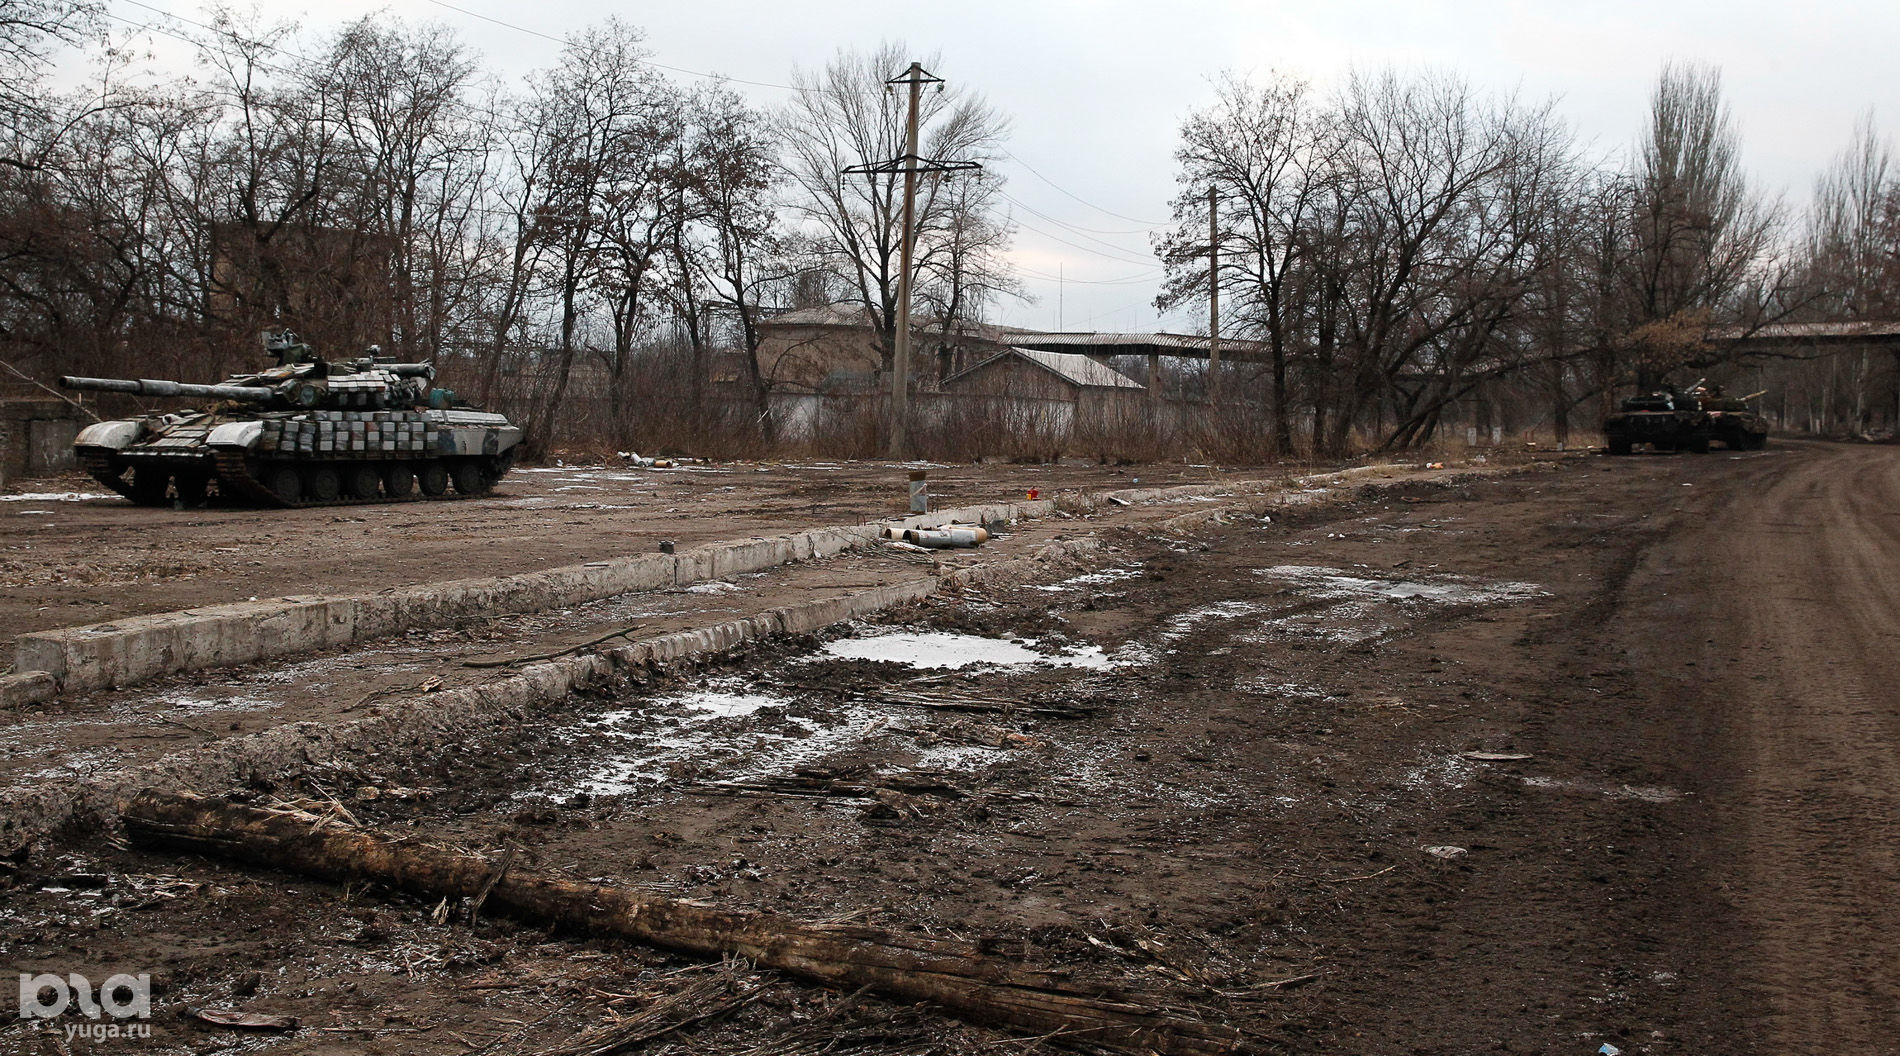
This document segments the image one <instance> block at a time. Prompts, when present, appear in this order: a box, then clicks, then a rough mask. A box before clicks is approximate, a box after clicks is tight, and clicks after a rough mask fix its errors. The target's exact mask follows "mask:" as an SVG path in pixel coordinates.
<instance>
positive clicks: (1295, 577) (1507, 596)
mask: <svg viewBox="0 0 1900 1056" xmlns="http://www.w3.org/2000/svg"><path fill="white" fill-rule="evenodd" d="M1257 574H1258V575H1261V576H1266V577H1268V578H1271V579H1278V580H1281V581H1283V582H1286V583H1288V584H1291V585H1292V586H1294V587H1296V588H1298V589H1299V590H1300V591H1301V592H1302V593H1304V594H1307V595H1309V596H1311V597H1316V598H1340V599H1348V598H1374V599H1380V600H1390V601H1426V602H1432V603H1435V604H1440V605H1485V604H1503V603H1509V602H1516V601H1527V600H1529V599H1531V598H1542V597H1548V596H1549V593H1548V592H1547V591H1545V590H1544V589H1543V588H1542V587H1540V586H1538V585H1537V584H1535V583H1511V582H1503V583H1485V582H1479V581H1475V580H1469V579H1465V578H1463V577H1461V576H1451V575H1443V576H1432V577H1429V578H1427V577H1419V578H1415V579H1403V580H1394V579H1374V578H1370V577H1367V576H1356V575H1353V574H1351V573H1348V572H1346V571H1344V570H1342V569H1337V568H1327V567H1325V566H1321V565H1275V566H1274V567H1272V568H1263V569H1260V570H1259V571H1258V573H1257Z"/></svg>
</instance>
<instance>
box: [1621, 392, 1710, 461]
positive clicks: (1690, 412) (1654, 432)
mask: <svg viewBox="0 0 1900 1056" xmlns="http://www.w3.org/2000/svg"><path fill="white" fill-rule="evenodd" d="M1603 438H1604V440H1606V441H1608V443H1609V448H1610V454H1612V455H1627V454H1629V453H1630V452H1631V451H1633V450H1635V448H1636V445H1637V444H1648V445H1650V447H1652V448H1654V449H1655V450H1657V451H1676V450H1689V451H1694V452H1696V453H1698V454H1707V453H1708V450H1709V438H1710V432H1709V416H1708V414H1706V413H1704V412H1703V410H1702V408H1701V406H1700V404H1698V403H1697V401H1696V398H1695V397H1694V396H1692V395H1690V394H1689V393H1688V392H1687V391H1678V390H1674V389H1658V390H1656V391H1654V392H1647V393H1643V394H1642V395H1639V396H1632V397H1630V398H1629V399H1627V400H1624V401H1623V406H1622V409H1621V410H1619V411H1617V412H1616V413H1615V414H1612V415H1610V416H1609V417H1608V418H1605V419H1604V420H1603Z"/></svg>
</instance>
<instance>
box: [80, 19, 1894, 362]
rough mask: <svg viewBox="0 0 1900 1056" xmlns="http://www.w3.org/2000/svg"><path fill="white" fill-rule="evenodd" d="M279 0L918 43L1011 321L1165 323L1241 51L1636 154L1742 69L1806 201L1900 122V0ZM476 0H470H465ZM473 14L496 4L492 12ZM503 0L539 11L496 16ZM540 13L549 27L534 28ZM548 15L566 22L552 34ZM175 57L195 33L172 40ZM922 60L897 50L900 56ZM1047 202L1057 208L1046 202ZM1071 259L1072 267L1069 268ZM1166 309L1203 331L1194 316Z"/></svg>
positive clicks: (491, 55)
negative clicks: (999, 252) (976, 99)
mask: <svg viewBox="0 0 1900 1056" xmlns="http://www.w3.org/2000/svg"><path fill="white" fill-rule="evenodd" d="M446 2H448V3H452V4H453V5H454V7H453V8H451V7H448V6H444V4H442V3H436V2H432V0H384V2H377V0H323V2H322V3H310V2H307V0H260V2H259V3H258V5H257V6H258V7H259V8H260V9H261V10H262V11H264V12H265V13H266V14H267V15H268V16H271V17H275V18H285V19H294V20H298V21H300V22H301V23H302V24H303V26H304V28H305V29H306V30H307V31H311V32H317V33H321V32H323V31H326V30H329V29H332V28H334V27H335V26H337V25H340V24H341V23H343V22H345V21H347V20H350V19H353V18H356V17H360V16H362V15H364V14H369V13H373V12H377V11H382V12H386V13H388V14H391V15H394V16H396V17H399V18H401V19H403V20H405V21H409V22H424V21H435V22H441V23H443V24H446V25H448V26H450V27H452V28H454V29H455V30H456V31H457V32H458V33H460V34H461V35H462V37H463V38H464V39H465V40H467V41H468V42H469V43H470V45H472V46H473V47H474V48H475V49H476V50H477V51H479V52H480V53H481V54H482V55H483V57H484V60H485V63H486V64H487V66H488V67H489V68H490V69H491V70H493V71H494V72H495V73H496V74H497V75H498V76H500V77H502V78H503V79H504V80H507V81H513V80H515V79H517V78H519V76H520V75H521V74H523V73H526V72H527V71H529V70H531V69H534V68H536V67H539V66H544V65H547V64H549V63H551V62H552V61H554V59H555V58H556V57H557V55H558V54H559V51H560V45H559V44H558V43H556V42H555V41H554V40H550V39H547V38H549V37H553V38H560V37H562V36H564V35H566V34H569V33H572V32H574V31H576V30H578V29H580V28H581V27H583V26H586V25H588V24H590V23H592V22H596V21H599V20H601V19H604V18H606V17H607V16H608V15H609V14H615V15H618V16H619V17H621V18H622V19H624V20H626V21H628V22H631V23H633V24H634V25H637V26H640V27H642V28H643V29H644V30H645V31H646V33H647V44H648V47H649V48H650V49H651V51H652V53H653V59H654V61H656V62H658V63H663V64H665V65H668V66H672V67H677V68H680V69H684V70H690V71H696V72H700V73H717V74H723V75H726V76H728V77H731V78H734V79H735V80H739V81H752V82H763V83H762V84H760V85H746V84H740V85H738V87H740V88H741V89H742V90H744V91H745V92H746V93H747V94H748V95H750V96H751V97H752V98H753V99H754V100H755V101H756V102H758V103H760V104H764V105H774V106H775V105H778V104H780V103H782V102H783V101H784V100H785V99H786V97H787V96H788V94H789V93H788V92H787V91H786V90H785V89H783V88H779V87H772V85H783V84H785V83H786V82H787V81H788V79H789V78H790V76H791V72H792V70H793V68H794V67H795V66H796V67H803V68H807V69H814V68H817V67H819V66H822V65H823V64H824V62H825V61H826V60H827V59H829V58H830V57H831V56H832V55H834V54H835V53H836V52H837V51H838V50H839V49H841V48H843V49H867V48H871V47H874V46H876V45H877V44H879V43H880V42H883V41H894V42H902V43H904V44H906V45H907V46H908V47H909V49H910V50H911V51H912V53H913V54H915V55H917V56H918V57H919V58H922V57H924V56H926V55H928V54H931V53H936V54H938V55H940V56H941V60H940V61H939V62H938V63H937V65H936V66H935V68H934V69H933V70H932V72H933V73H935V74H937V75H938V76H940V77H944V78H946V79H947V80H950V81H953V82H955V83H956V84H958V85H960V86H968V87H970V88H972V89H974V90H975V91H978V92H980V93H982V94H983V95H984V96H985V97H986V98H987V99H988V100H989V101H990V102H991V103H993V104H994V105H995V106H996V107H998V108H999V109H1000V110H1001V111H1003V112H1004V113H1006V114H1008V115H1009V116H1010V118H1011V120H1012V132H1011V135H1010V138H1009V141H1008V144H1007V149H1008V151H1009V153H1010V155H1011V157H1010V158H1006V159H1005V160H1004V162H1003V163H1002V165H1001V166H1000V168H1001V174H1002V175H1003V176H1004V177H1006V179H1007V181H1008V182H1007V184H1006V186H1005V190H1006V192H1007V193H1008V194H1009V195H1010V196H1011V197H1012V198H1013V199H1015V200H1016V202H1017V203H1020V204H1014V205H1012V208H1013V209H1014V210H1015V219H1016V221H1017V222H1018V224H1019V225H1020V230H1019V233H1018V235H1017V238H1016V244H1015V251H1014V254H1013V256H1014V259H1015V261H1016V263H1017V265H1018V266H1019V268H1020V269H1021V274H1022V277H1023V278H1024V280H1025V283H1026V284H1027V286H1028V287H1029V289H1030V291H1031V292H1032V293H1033V294H1034V296H1035V300H1034V301H1033V302H1032V303H1027V304H1020V303H1005V304H1002V305H999V306H998V307H997V309H996V310H995V311H994V313H993V315H994V317H995V318H996V319H997V320H998V321H1000V322H1006V323H1013V324H1016V325H1020V326H1030V327H1038V328H1047V329H1054V328H1056V327H1057V324H1058V316H1059V317H1060V323H1061V324H1062V326H1063V327H1064V328H1066V329H1071V330H1084V329H1086V330H1133V329H1153V328H1155V327H1156V326H1157V320H1156V317H1155V312H1154V308H1153V306H1152V302H1153V300H1154V296H1155V293H1156V291H1157V285H1158V279H1159V274H1160V268H1159V267H1158V265H1156V264H1155V262H1154V258H1153V255H1152V254H1151V252H1150V251H1149V248H1148V245H1149V243H1148V238H1147V230H1148V229H1149V228H1151V227H1153V226H1155V225H1157V224H1158V223H1160V222H1162V221H1165V220H1166V219H1167V218H1168V201H1169V199H1170V198H1171V197H1172V196H1173V195H1174V193H1175V185H1174V167H1173V156H1172V155H1173V149H1174V142H1175V134H1176V131H1177V129H1178V128H1179V125H1180V122H1181V119H1182V117H1183V116H1184V115H1185V114H1186V113H1187V112H1188V111H1189V110H1191V109H1194V108H1196V107H1199V106H1202V105H1204V104H1205V103H1206V102H1207V101H1208V99H1209V96H1210V94H1211V90H1210V87H1209V78H1210V77H1211V76H1213V75H1215V74H1217V73H1219V72H1220V71H1222V70H1236V71H1242V72H1251V73H1255V74H1259V75H1262V76H1264V75H1266V74H1267V73H1269V72H1271V71H1278V72H1284V73H1289V74H1295V75H1298V76H1301V77H1304V78H1306V79H1307V80H1309V81H1312V82H1313V83H1314V84H1316V85H1318V86H1319V87H1321V88H1323V89H1324V88H1330V87H1331V86H1332V85H1334V84H1336V83H1338V81H1339V80H1340V79H1342V77H1343V76H1344V75H1345V74H1346V72H1347V71H1348V70H1350V69H1353V68H1355V67H1357V68H1361V69H1376V68H1380V67H1385V66H1398V67H1400V68H1402V69H1414V70H1416V69H1425V68H1433V69H1448V70H1452V71H1455V72H1457V73H1459V74H1461V75H1463V76H1464V77H1465V78H1466V79H1468V80H1469V81H1470V82H1471V83H1472V84H1473V85H1474V86H1476V87H1478V88H1480V89H1485V90H1492V91H1498V92H1513V91H1514V92H1517V93H1518V94H1519V95H1520V96H1521V97H1523V98H1526V99H1530V100H1543V99H1547V98H1551V97H1555V98H1556V100H1557V111H1558V113H1559V114H1561V115H1562V116H1563V117H1564V118H1565V119H1566V120H1567V121H1569V122H1570V124H1571V125H1572V126H1573V127H1574V128H1575V129H1576V130H1577V131H1578V133H1579V135H1580V136H1581V138H1582V140H1583V142H1584V143H1585V144H1586V147H1587V149H1589V150H1590V151H1591V153H1592V154H1593V155H1594V156H1605V157H1607V156H1615V155H1621V154H1623V153H1624V152H1626V151H1627V150H1628V149H1629V148H1630V145H1631V144H1632V143H1633V142H1634V140H1635V138H1636V136H1637V135H1638V134H1639V132H1640V130H1641V128H1642V123H1643V111H1644V106H1645V103H1646V99H1647V96H1648V93H1649V90H1650V87H1651V85H1652V83H1653V82H1654V80H1655V78H1656V74H1657V72H1658V70H1659V69H1660V68H1661V66H1662V64H1663V63H1664V62H1665V61H1666V60H1669V59H1692V60H1699V61H1703V62H1709V63H1713V64H1716V65H1718V66H1720V67H1721V69H1722V72H1723V76H1724V83H1725V86H1726V88H1727V93H1728V98H1729V101H1730V104H1731V106H1732V107H1733V110H1734V114H1735V118H1736V122H1737V125H1738V126H1739V128H1740V131H1741V134H1742V141H1743V147H1744V158H1745V161H1746V164H1747V166H1748V168H1749V169H1750V171H1751V172H1752V173H1753V175H1754V177H1755V179H1756V180H1757V181H1758V183H1759V184H1760V186H1761V187H1762V188H1763V189H1765V190H1766V191H1768V192H1769V193H1771V194H1780V195H1783V196H1785V198H1786V199H1787V201H1788V203H1789V205H1790V206H1791V207H1793V208H1794V209H1796V210H1798V209H1800V208H1802V207H1804V206H1805V204H1806V202H1807V199H1808V196H1809V193H1810V190H1811V188H1812V185H1813V181H1814V178H1815V176H1816V174H1817V173H1819V171H1820V170H1821V169H1822V167H1824V166H1825V165H1826V164H1827V163H1828V161H1829V159H1830V158H1832V157H1833V156H1834V154H1836V153H1837V152H1838V151H1839V150H1840V149H1841V148H1842V146H1843V145H1844V144H1845V143H1846V141H1847V138H1848V136H1849V134H1850V132H1851V130H1852V127H1853V124H1854V122H1855V120H1856V119H1857V118H1858V117H1859V116H1860V115H1861V114H1863V113H1864V112H1866V111H1867V110H1868V109H1869V108H1872V109H1873V110H1874V111H1875V115H1876V120H1877V122H1878V124H1879V126H1880V127H1881V129H1882V131H1883V132H1885V133H1887V134H1889V135H1891V134H1892V131H1893V130H1894V129H1895V127H1896V126H1895V122H1896V121H1897V120H1900V77H1896V75H1895V71H1894V67H1893V56H1892V52H1893V47H1894V44H1895V42H1896V41H1900V3H1894V2H1893V0H1886V2H1884V3H1874V2H1862V0H1846V2H1843V0H1835V2H1833V3H1829V4H1825V5H1815V6H1814V7H1813V8H1812V9H1810V10H1807V11H1803V10H1802V8H1803V7H1805V6H1806V5H1796V4H1789V3H1777V4H1768V3H1762V2H1759V0H1726V2H1720V3H1717V2H1693V3H1690V2H1682V0H1647V2H1620V0H1619V2H1614V3H1601V2H1592V0H1571V2H1561V3H1560V2H1540V3H1508V2H1502V0H1486V2H1461V3H1448V2H1432V0H1410V2H1370V0H1367V2H1339V0H1332V2H1326V0H1321V2H1318V3H1310V2H1309V3H1302V4H1292V3H1279V2H1243V0H1225V2H1217V0H1172V2H1168V3H1157V2H1154V0H1146V2H1132V0H1097V2H1083V0H939V2H936V3H924V2H917V0H908V2H900V0H878V2H871V0H820V2H802V3H801V2H796V0H777V2H756V0H712V2H680V0H667V2H665V3H652V2H643V0H628V2H622V3H618V4H608V3H603V2H600V0H535V2H532V3H524V2H522V0H506V2H504V0H446ZM108 4H109V10H110V11H111V12H112V13H113V15H114V16H115V20H114V23H113V28H114V29H115V30H116V31H118V32H120V33H124V32H128V31H130V29H131V27H130V23H134V22H136V23H152V24H157V25H161V26H162V25H166V24H167V23H166V21H165V19H164V17H163V16H161V15H160V14H158V13H157V12H158V11H161V10H162V11H167V12H171V13H174V14H176V15H179V16H182V17H184V18H189V19H195V20H202V19H203V12H202V10H201V8H200V7H199V4H198V0H142V2H139V3H135V2H133V0H108ZM458 8H459V9H460V10H457V9H458ZM464 12H472V13H473V14H468V13H464ZM476 16H488V17H489V18H492V19H498V20H501V21H504V22H507V23H511V24H513V25H514V26H519V27H522V28H521V29H514V28H508V27H506V26H502V25H497V24H495V23H494V22H490V21H484V20H483V19H482V18H480V17H476ZM523 30H528V31H532V32H524V31H523ZM536 34H544V35H545V36H539V35H536ZM154 40H155V49H156V50H157V52H158V54H159V55H160V56H161V58H162V59H167V60H169V61H182V55H181V52H182V50H183V49H182V46H181V45H176V44H174V43H170V42H167V41H166V40H165V39H164V38H162V37H160V38H154ZM898 72H900V71H897V70H893V71H892V73H893V74H895V73H898ZM1032 210H1033V212H1032ZM1057 275H1060V276H1062V277H1063V278H1064V279H1065V280H1066V281H1064V282H1063V283H1062V284H1061V285H1060V290H1058V283H1057V282H1056V280H1055V276H1057ZM1162 323H1163V324H1164V325H1166V326H1168V327H1170V328H1174V329H1190V328H1193V327H1194V326H1195V325H1196V322H1195V321H1194V320H1193V319H1190V318H1182V317H1175V318H1171V319H1167V320H1163V321H1162Z"/></svg>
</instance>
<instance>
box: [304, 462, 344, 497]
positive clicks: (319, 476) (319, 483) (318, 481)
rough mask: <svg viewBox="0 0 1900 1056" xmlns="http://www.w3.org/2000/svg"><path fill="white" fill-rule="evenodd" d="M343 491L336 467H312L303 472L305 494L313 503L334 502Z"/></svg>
mask: <svg viewBox="0 0 1900 1056" xmlns="http://www.w3.org/2000/svg"><path fill="white" fill-rule="evenodd" d="M342 491H343V484H342V482H341V481H339V480H337V476H336V468H335V467H334V466H310V467H309V468H307V469H305V470H304V471H303V493H304V495H305V496H307V497H308V498H309V499H310V500H311V501H312V502H334V501H335V500H336V497H337V496H338V495H339V494H341V493H342Z"/></svg>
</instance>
